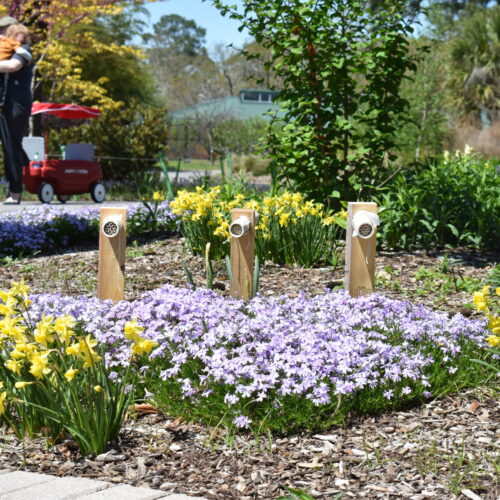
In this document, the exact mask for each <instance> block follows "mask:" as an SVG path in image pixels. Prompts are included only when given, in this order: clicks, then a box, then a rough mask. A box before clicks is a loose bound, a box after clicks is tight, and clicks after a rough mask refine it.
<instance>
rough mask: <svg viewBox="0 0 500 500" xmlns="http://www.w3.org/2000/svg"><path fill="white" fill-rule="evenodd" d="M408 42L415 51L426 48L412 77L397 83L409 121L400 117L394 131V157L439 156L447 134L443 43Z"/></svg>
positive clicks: (409, 159)
mask: <svg viewBox="0 0 500 500" xmlns="http://www.w3.org/2000/svg"><path fill="white" fill-rule="evenodd" d="M411 43H412V47H415V48H416V49H417V50H418V48H421V49H423V48H425V47H429V50H428V52H426V53H425V54H423V55H422V57H421V59H420V60H419V62H418V64H417V69H416V71H415V73H414V75H413V77H412V79H411V80H410V79H405V80H404V81H403V82H402V85H401V95H402V97H403V98H405V99H406V100H407V101H408V103H409V106H408V118H409V120H403V122H402V123H401V124H400V126H399V127H398V130H397V132H396V144H397V150H398V156H399V158H400V160H401V161H403V162H411V161H423V160H425V159H426V158H429V157H436V156H438V155H440V154H441V152H442V145H443V142H444V141H445V140H446V139H448V136H449V135H450V131H449V129H448V122H449V113H447V108H446V106H447V104H448V102H447V99H448V98H449V91H448V89H447V87H446V86H445V85H444V80H445V76H446V61H445V58H444V56H443V44H442V43H440V42H434V43H432V42H431V41H430V40H427V39H425V38H421V39H419V40H414V41H412V42H411Z"/></svg>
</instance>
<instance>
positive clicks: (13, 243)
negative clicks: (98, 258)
mask: <svg viewBox="0 0 500 500" xmlns="http://www.w3.org/2000/svg"><path fill="white" fill-rule="evenodd" d="M151 218H152V214H151V211H150V210H148V209H147V208H146V207H145V206H144V205H142V204H137V205H134V206H131V207H129V208H128V209H127V222H128V227H127V232H128V234H131V235H134V234H140V233H144V232H147V231H148V228H149V227H151V225H152V220H151ZM154 218H155V221H154V222H155V229H156V230H174V229H175V228H176V222H175V221H176V216H174V215H173V214H172V212H171V211H170V206H169V204H168V202H163V203H161V204H159V205H158V207H157V208H156V210H155V212H154ZM98 220H99V208H98V207H89V208H82V209H80V210H73V209H69V208H68V209H64V208H60V207H51V206H49V205H42V206H41V207H39V208H38V207H37V208H32V209H26V210H22V211H20V212H10V213H6V214H1V215H0V253H3V254H6V255H11V254H12V255H19V254H33V253H35V252H38V251H41V250H45V249H53V248H60V247H67V246H70V245H72V244H74V243H81V242H82V237H83V238H84V239H85V238H88V239H92V238H94V239H97V227H98Z"/></svg>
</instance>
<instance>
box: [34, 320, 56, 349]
mask: <svg viewBox="0 0 500 500" xmlns="http://www.w3.org/2000/svg"><path fill="white" fill-rule="evenodd" d="M53 322H54V317H53V316H48V317H46V316H45V315H43V314H42V319H41V320H40V321H39V322H38V324H37V325H36V328H35V340H36V341H37V342H38V343H40V344H42V345H43V346H44V347H47V346H48V344H50V343H52V342H53V341H54V324H53Z"/></svg>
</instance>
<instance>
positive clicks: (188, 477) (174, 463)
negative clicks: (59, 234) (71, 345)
mask: <svg viewBox="0 0 500 500" xmlns="http://www.w3.org/2000/svg"><path fill="white" fill-rule="evenodd" d="M181 246H182V240H180V239H176V238H173V239H168V240H159V241H150V242H144V241H142V242H141V241H140V242H138V243H137V244H136V245H134V244H129V247H128V248H129V250H128V256H127V261H126V276H127V278H126V280H127V284H126V293H125V298H126V300H130V299H133V298H137V297H138V296H139V295H140V294H141V293H142V292H144V291H146V290H151V289H154V288H158V287H159V286H162V285H164V284H166V283H169V284H172V285H175V286H186V278H185V275H184V271H183V269H182V258H181V255H182V252H181ZM442 257H443V253H437V252H436V253H426V252H414V253H393V252H380V253H379V255H378V256H377V273H378V274H379V275H380V276H382V278H384V279H383V280H382V282H383V284H384V285H383V287H381V288H379V290H378V291H380V292H381V293H384V294H387V295H390V296H392V297H395V298H404V299H406V300H408V295H410V297H411V300H413V301H418V302H422V303H424V304H426V305H428V306H429V307H432V308H434V309H440V310H443V311H446V312H448V313H449V314H454V313H456V312H461V313H464V314H467V315H473V314H474V313H473V312H472V309H471V308H470V307H466V306H465V304H466V303H468V302H470V301H471V297H470V295H469V294H467V293H465V292H450V293H449V294H448V295H447V296H445V297H437V296H436V295H433V294H431V293H429V294H427V295H419V294H417V290H418V288H419V285H418V283H417V282H416V281H415V279H414V275H415V271H416V270H417V269H418V268H419V267H421V266H426V267H428V268H435V267H437V266H439V264H440V262H441V260H440V259H442ZM450 257H453V258H455V259H460V262H459V263H457V264H456V265H455V266H454V273H456V276H471V277H475V278H479V279H483V278H484V277H485V276H486V273H487V272H488V270H489V269H491V267H492V266H493V265H494V264H495V263H497V262H499V261H500V256H499V255H498V253H490V254H486V253H476V252H473V251H469V250H467V249H462V250H457V251H454V252H450ZM186 259H187V263H188V266H189V268H190V270H191V272H192V274H193V277H194V279H195V282H196V283H197V285H198V286H200V287H201V286H204V283H205V265H204V260H203V259H202V258H199V257H186ZM97 265H98V262H97V250H96V249H95V248H94V249H89V248H81V249H78V251H71V252H68V253H61V254H58V255H44V256H35V257H31V258H23V259H19V260H15V261H12V262H10V263H7V264H5V265H3V266H0V288H1V289H4V288H8V287H9V285H10V282H11V281H12V280H19V279H20V277H24V279H25V281H26V282H27V283H28V284H29V285H30V287H31V291H32V292H33V293H39V292H60V293H62V294H66V295H86V296H92V295H96V276H97ZM214 267H215V274H216V279H215V285H216V288H217V289H218V291H219V292H220V293H222V294H226V295H227V294H228V288H229V286H228V280H227V274H226V272H225V269H224V266H223V265H219V264H216V265H215V266H214ZM384 273H385V274H384ZM343 274H344V272H343V269H341V268H339V269H332V268H315V269H309V270H306V269H301V268H298V267H284V266H277V265H273V264H268V263H266V264H265V265H264V266H262V273H261V285H260V293H261V294H262V295H283V294H288V295H296V294H298V293H308V294H316V293H322V292H323V291H324V289H325V288H332V287H335V286H339V285H340V284H341V281H342V278H343ZM396 280H397V283H395V281H396ZM395 285H397V286H395ZM499 422H500V405H499V404H498V393H497V392H495V391H493V389H491V388H489V389H488V388H485V389H474V390H469V391H464V392H462V393H461V394H455V395H449V396H446V397H444V398H440V399H436V400H434V401H430V402H428V403H427V404H425V405H423V406H420V407H418V408H409V409H406V410H404V411H393V412H390V413H387V414H384V415H381V416H378V417H376V418H371V417H363V418H360V417H355V416H353V417H352V418H351V419H350V420H349V421H348V422H347V423H346V424H345V425H344V426H342V427H336V428H332V429H331V430H330V431H329V432H326V433H322V434H310V433H303V434H298V435H293V436H274V437H272V438H269V439H267V438H265V437H261V438H260V441H256V440H255V437H254V436H253V435H251V434H250V435H247V434H238V435H236V436H234V441H232V440H230V439H227V436H225V435H224V434H223V433H222V432H220V431H215V430H213V429H206V428H204V427H201V426H198V425H196V424H193V423H189V422H184V421H182V420H181V419H173V418H171V417H169V416H168V415H162V414H159V413H151V414H145V415H139V416H138V417H136V418H130V419H128V420H127V422H126V425H125V427H124V429H123V431H122V433H121V435H120V440H119V442H118V443H115V444H114V445H113V446H112V449H111V450H110V451H109V452H108V453H106V454H104V455H101V456H98V457H94V458H89V457H81V456H80V455H79V454H78V452H77V450H76V449H75V447H74V445H73V443H72V442H71V441H64V442H62V443H61V444H58V445H56V446H54V447H52V448H51V449H50V450H49V451H47V449H46V442H45V440H43V439H35V440H31V441H30V440H26V441H25V442H24V443H20V442H18V441H17V440H16V439H15V437H14V436H13V435H12V434H0V468H4V469H11V470H14V469H16V470H17V469H22V470H29V471H35V472H44V473H49V474H54V475H59V476H81V477H91V478H98V479H101V480H105V481H110V482H117V483H128V484H131V485H134V486H145V487H151V488H156V489H161V490H164V491H175V492H179V493H185V494H189V495H199V496H204V497H206V498H210V499H275V498H277V497H279V496H280V495H283V494H285V493H286V491H285V489H284V487H285V486H288V487H292V488H298V489H303V490H306V491H308V492H309V493H310V494H311V495H313V496H314V497H315V498H328V499H332V498H335V496H336V495H337V494H338V493H339V492H344V497H343V498H383V499H398V498H404V499H411V500H420V499H426V498H436V499H445V498H446V499H448V498H450V499H451V498H460V499H465V498H471V499H475V500H477V499H478V498H479V499H483V500H494V499H498V498H499V495H500V478H499V470H500V463H499V462H500V460H499V458H500V456H499V455H500V454H499V451H500V450H499V445H498V443H499V439H500V429H499Z"/></svg>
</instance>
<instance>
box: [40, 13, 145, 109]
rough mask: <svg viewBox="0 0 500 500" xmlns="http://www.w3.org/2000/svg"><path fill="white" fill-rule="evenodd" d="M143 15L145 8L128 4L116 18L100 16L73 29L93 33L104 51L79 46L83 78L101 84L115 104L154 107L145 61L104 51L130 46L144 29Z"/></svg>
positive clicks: (128, 55) (113, 16) (132, 56)
mask: <svg viewBox="0 0 500 500" xmlns="http://www.w3.org/2000/svg"><path fill="white" fill-rule="evenodd" d="M144 14H147V10H146V9H145V7H143V6H141V5H138V4H135V5H130V4H129V5H124V10H123V11H122V12H120V13H118V14H114V15H112V16H101V17H99V18H97V19H96V20H95V21H94V22H93V23H92V24H90V25H89V24H82V25H76V26H75V29H76V30H78V31H84V32H87V33H88V32H90V33H92V34H93V35H94V36H95V38H96V40H97V41H98V42H99V44H101V46H102V48H103V50H100V51H96V49H95V47H81V46H80V48H79V51H78V53H79V55H80V57H81V58H82V61H81V67H82V78H83V79H85V80H89V81H92V82H97V81H101V82H103V83H102V85H103V87H104V88H105V89H106V92H107V94H106V95H107V96H108V97H110V98H111V99H113V100H114V101H116V102H120V101H121V102H124V103H128V102H130V101H133V100H138V101H140V102H142V103H147V104H153V103H154V101H155V97H154V94H155V83H154V80H153V73H152V71H151V70H150V68H149V67H148V66H147V65H146V63H145V61H144V60H143V59H142V58H141V57H139V56H134V55H132V54H127V53H118V54H117V53H113V52H112V51H108V50H106V47H110V46H112V45H113V44H120V45H131V44H133V40H134V37H137V36H139V35H140V34H141V33H142V32H143V30H144V28H145V24H146V23H145V22H144V21H143V20H142V19H141V15H144ZM48 83H49V84H51V82H48Z"/></svg>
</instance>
